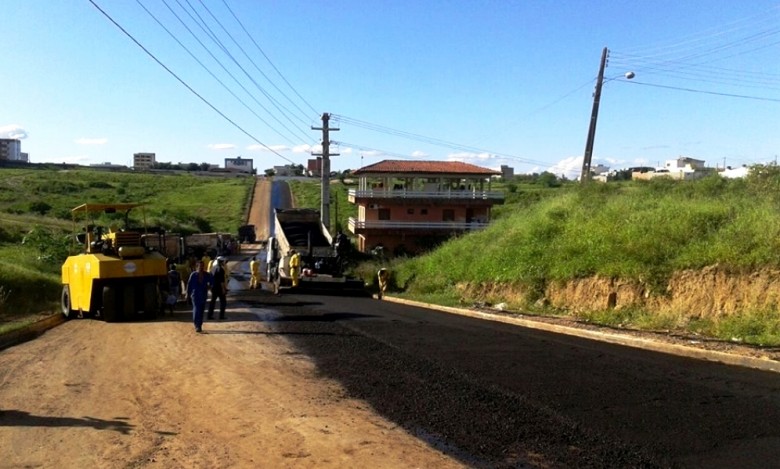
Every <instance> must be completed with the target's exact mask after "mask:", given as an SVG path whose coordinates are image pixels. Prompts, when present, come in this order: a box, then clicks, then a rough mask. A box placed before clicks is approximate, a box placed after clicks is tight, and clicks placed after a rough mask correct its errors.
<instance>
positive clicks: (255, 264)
mask: <svg viewBox="0 0 780 469" xmlns="http://www.w3.org/2000/svg"><path fill="white" fill-rule="evenodd" d="M249 272H250V273H251V274H252V277H251V278H250V279H249V289H250V290H254V289H256V288H257V283H258V280H259V277H260V261H258V260H257V257H255V256H252V260H251V261H249Z"/></svg>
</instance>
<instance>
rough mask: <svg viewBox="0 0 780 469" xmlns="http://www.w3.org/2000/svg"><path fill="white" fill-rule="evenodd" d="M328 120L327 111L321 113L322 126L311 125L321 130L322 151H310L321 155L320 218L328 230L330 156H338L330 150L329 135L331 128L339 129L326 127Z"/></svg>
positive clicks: (314, 128)
mask: <svg viewBox="0 0 780 469" xmlns="http://www.w3.org/2000/svg"><path fill="white" fill-rule="evenodd" d="M329 120H330V114H328V113H327V112H323V113H322V127H312V128H311V129H312V130H321V131H322V153H312V155H313V156H321V157H322V164H321V165H320V173H321V175H320V180H321V181H322V192H321V199H322V200H321V201H320V220H322V224H323V225H325V228H327V229H328V230H330V157H331V155H332V156H339V154H338V153H331V152H330V135H329V132H330V131H331V130H333V131H337V130H339V129H333V128H329V127H328V121H329Z"/></svg>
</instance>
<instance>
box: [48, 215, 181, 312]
mask: <svg viewBox="0 0 780 469" xmlns="http://www.w3.org/2000/svg"><path fill="white" fill-rule="evenodd" d="M136 207H142V204H137V203H107V204H99V203H87V204H83V205H79V206H78V207H76V208H74V209H73V210H71V213H72V215H73V225H74V244H77V245H79V246H80V250H81V251H82V252H81V253H80V254H76V255H72V256H69V257H68V258H67V259H66V260H65V263H64V264H63V265H62V302H61V303H62V314H63V315H65V317H66V318H72V317H85V316H87V315H89V316H92V317H97V318H103V319H104V320H105V321H108V322H115V321H120V320H123V319H133V318H136V317H144V318H154V317H156V316H157V313H158V311H159V310H160V288H159V286H160V281H161V279H164V278H165V275H166V274H167V266H166V260H165V257H164V256H163V255H162V254H160V253H159V252H157V251H155V250H153V249H152V248H149V247H146V246H144V244H143V242H142V235H143V234H144V232H145V230H146V228H145V225H146V222H145V220H144V228H142V229H132V228H130V227H129V226H128V224H129V214H130V211H131V210H133V209H134V208H136ZM142 210H143V209H142ZM103 214H106V215H105V216H103ZM121 215H124V217H123V218H120V217H121ZM98 218H99V219H100V220H99V221H102V222H103V223H104V225H99V224H96V220H97V219H98ZM106 220H108V221H106ZM120 224H121V226H120ZM79 226H81V227H82V228H80V229H79V228H78V227H79ZM74 248H77V246H74ZM74 250H75V249H74Z"/></svg>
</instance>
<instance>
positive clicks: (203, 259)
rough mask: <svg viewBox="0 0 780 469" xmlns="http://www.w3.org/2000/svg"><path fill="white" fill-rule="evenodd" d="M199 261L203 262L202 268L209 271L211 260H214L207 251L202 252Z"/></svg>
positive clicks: (211, 266)
mask: <svg viewBox="0 0 780 469" xmlns="http://www.w3.org/2000/svg"><path fill="white" fill-rule="evenodd" d="M200 262H201V263H203V268H204V269H206V272H211V269H212V268H213V267H214V266H213V265H211V264H212V262H214V261H213V260H212V259H211V256H209V253H208V251H206V252H204V253H203V257H201V258H200Z"/></svg>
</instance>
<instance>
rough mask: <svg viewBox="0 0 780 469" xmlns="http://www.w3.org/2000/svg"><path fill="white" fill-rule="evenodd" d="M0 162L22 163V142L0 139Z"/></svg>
mask: <svg viewBox="0 0 780 469" xmlns="http://www.w3.org/2000/svg"><path fill="white" fill-rule="evenodd" d="M0 160H8V161H22V142H21V140H18V139H15V138H0Z"/></svg>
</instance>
